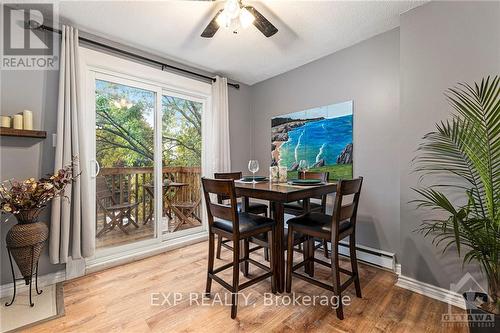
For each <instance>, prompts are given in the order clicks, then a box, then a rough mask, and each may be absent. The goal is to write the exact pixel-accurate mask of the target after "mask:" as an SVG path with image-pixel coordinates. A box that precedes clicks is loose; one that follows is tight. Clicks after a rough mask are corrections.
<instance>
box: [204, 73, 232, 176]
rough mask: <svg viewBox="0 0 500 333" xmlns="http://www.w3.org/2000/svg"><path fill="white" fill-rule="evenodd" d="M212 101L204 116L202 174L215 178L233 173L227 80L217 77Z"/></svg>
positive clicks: (213, 86)
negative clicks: (220, 173) (224, 173)
mask: <svg viewBox="0 0 500 333" xmlns="http://www.w3.org/2000/svg"><path fill="white" fill-rule="evenodd" d="M211 101H212V107H211V109H210V110H208V112H204V113H203V115H202V116H203V126H202V130H203V140H202V142H203V149H202V155H203V156H202V165H203V170H202V173H203V175H204V176H205V177H213V175H214V172H229V171H231V146H230V140H229V104H228V95H227V78H225V77H220V76H217V77H216V80H215V82H213V83H212V99H211Z"/></svg>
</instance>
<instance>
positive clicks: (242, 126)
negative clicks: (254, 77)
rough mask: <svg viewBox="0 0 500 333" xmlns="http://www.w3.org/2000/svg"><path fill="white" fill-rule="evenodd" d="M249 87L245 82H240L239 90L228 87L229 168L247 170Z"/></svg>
mask: <svg viewBox="0 0 500 333" xmlns="http://www.w3.org/2000/svg"><path fill="white" fill-rule="evenodd" d="M251 88H252V87H249V86H247V85H245V84H240V89H239V90H236V89H234V88H231V87H228V95H229V98H228V99H229V132H230V133H229V135H230V139H231V143H230V145H231V168H232V169H233V170H238V171H240V170H242V171H245V170H247V165H248V160H249V153H250V154H251V152H252V149H253V145H252V134H253V133H252V122H253V114H252V100H251V98H252V95H251Z"/></svg>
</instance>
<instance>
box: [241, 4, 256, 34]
mask: <svg viewBox="0 0 500 333" xmlns="http://www.w3.org/2000/svg"><path fill="white" fill-rule="evenodd" d="M253 21H255V16H253V15H252V13H250V12H249V11H248V9H246V8H242V9H241V11H240V25H241V27H242V28H244V29H246V28H248V27H249V26H251V25H252V23H253Z"/></svg>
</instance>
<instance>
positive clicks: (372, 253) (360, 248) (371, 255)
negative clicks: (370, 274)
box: [328, 241, 396, 271]
mask: <svg viewBox="0 0 500 333" xmlns="http://www.w3.org/2000/svg"><path fill="white" fill-rule="evenodd" d="M339 245H340V246H339V254H340V255H342V256H345V257H349V256H350V254H349V242H346V241H341V242H340V243H339ZM328 250H329V251H331V243H328ZM356 256H357V258H358V261H361V262H364V263H367V264H370V265H374V266H377V267H381V268H384V269H388V270H390V271H394V270H395V266H396V260H395V255H394V253H390V252H387V251H383V250H379V249H374V248H371V247H368V246H364V245H356Z"/></svg>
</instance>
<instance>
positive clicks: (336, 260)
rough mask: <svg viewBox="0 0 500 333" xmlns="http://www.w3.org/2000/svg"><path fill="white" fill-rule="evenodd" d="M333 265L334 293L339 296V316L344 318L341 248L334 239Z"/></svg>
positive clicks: (341, 318)
mask: <svg viewBox="0 0 500 333" xmlns="http://www.w3.org/2000/svg"><path fill="white" fill-rule="evenodd" d="M330 258H331V267H332V280H333V294H334V296H335V297H338V307H337V309H336V311H337V318H339V319H340V320H343V319H344V310H343V306H342V296H341V295H340V271H339V249H338V244H337V243H336V242H335V243H334V242H333V241H332V254H331V257H330Z"/></svg>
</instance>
